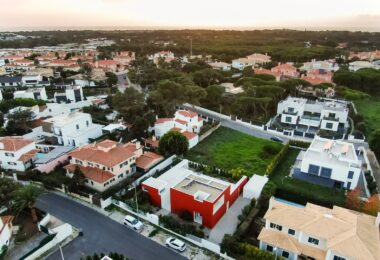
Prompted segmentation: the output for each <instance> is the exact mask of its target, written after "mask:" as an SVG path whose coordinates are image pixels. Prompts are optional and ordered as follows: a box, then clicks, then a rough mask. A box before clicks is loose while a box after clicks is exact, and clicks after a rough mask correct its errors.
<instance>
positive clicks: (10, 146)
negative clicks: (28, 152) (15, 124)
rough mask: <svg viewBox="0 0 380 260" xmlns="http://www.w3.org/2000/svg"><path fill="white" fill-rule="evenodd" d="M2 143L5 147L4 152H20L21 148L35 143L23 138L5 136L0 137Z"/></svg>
mask: <svg viewBox="0 0 380 260" xmlns="http://www.w3.org/2000/svg"><path fill="white" fill-rule="evenodd" d="M0 143H2V144H3V145H4V148H3V149H0V150H4V151H18V150H20V149H21V148H23V147H25V146H27V145H29V144H31V143H33V141H32V140H29V139H24V138H23V137H21V136H5V137H0Z"/></svg>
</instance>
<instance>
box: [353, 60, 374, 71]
mask: <svg viewBox="0 0 380 260" xmlns="http://www.w3.org/2000/svg"><path fill="white" fill-rule="evenodd" d="M373 67H374V66H373V64H372V63H371V62H369V61H365V60H358V61H353V62H350V63H349V64H348V68H349V70H351V71H357V70H360V69H371V68H373Z"/></svg>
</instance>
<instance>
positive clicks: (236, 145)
mask: <svg viewBox="0 0 380 260" xmlns="http://www.w3.org/2000/svg"><path fill="white" fill-rule="evenodd" d="M267 146H271V147H272V148H273V150H274V151H275V152H276V153H272V154H266V153H265V152H264V147H267ZM281 147H282V144H279V143H276V142H272V141H268V140H264V139H259V138H256V137H253V136H250V135H247V134H243V133H240V132H238V131H235V130H232V129H229V128H225V127H220V128H219V129H218V130H217V131H215V132H214V133H213V134H212V135H211V136H209V137H208V138H207V139H205V140H203V141H202V142H200V143H199V144H198V145H197V146H196V147H194V148H193V149H191V150H190V151H189V152H188V154H187V156H186V158H187V159H189V160H191V161H195V162H199V163H203V164H207V165H210V166H216V167H218V168H221V169H226V170H231V169H235V168H243V169H246V170H248V171H249V173H250V175H252V174H259V175H263V174H264V173H265V170H266V167H267V165H268V163H269V162H270V161H271V160H272V159H273V157H274V156H275V154H277V152H278V151H279V150H280V149H281Z"/></svg>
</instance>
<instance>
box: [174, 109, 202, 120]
mask: <svg viewBox="0 0 380 260" xmlns="http://www.w3.org/2000/svg"><path fill="white" fill-rule="evenodd" d="M178 113H179V114H180V115H183V116H185V117H190V118H192V117H196V116H198V114H197V113H195V112H193V111H186V110H179V111H178Z"/></svg>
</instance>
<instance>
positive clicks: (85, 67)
mask: <svg viewBox="0 0 380 260" xmlns="http://www.w3.org/2000/svg"><path fill="white" fill-rule="evenodd" d="M80 72H81V73H83V74H84V75H85V78H86V80H90V79H91V76H92V67H91V65H90V64H88V63H83V64H82V65H81V68H80Z"/></svg>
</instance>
